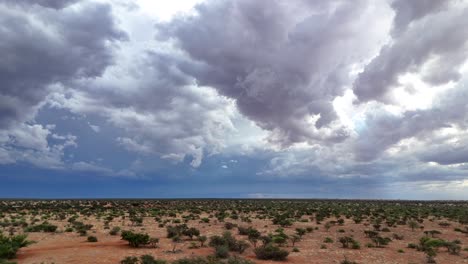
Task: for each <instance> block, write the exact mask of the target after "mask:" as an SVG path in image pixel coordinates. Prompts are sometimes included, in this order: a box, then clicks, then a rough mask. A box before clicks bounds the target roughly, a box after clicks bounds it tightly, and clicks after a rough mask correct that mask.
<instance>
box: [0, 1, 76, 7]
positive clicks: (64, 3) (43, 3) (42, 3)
mask: <svg viewBox="0 0 468 264" xmlns="http://www.w3.org/2000/svg"><path fill="white" fill-rule="evenodd" d="M78 1H80V0H1V1H0V3H1V2H3V3H8V4H12V5H23V7H27V6H33V5H40V6H43V7H49V8H54V9H61V8H64V7H66V6H68V5H70V4H73V3H76V2H78Z"/></svg>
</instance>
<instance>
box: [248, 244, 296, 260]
mask: <svg viewBox="0 0 468 264" xmlns="http://www.w3.org/2000/svg"><path fill="white" fill-rule="evenodd" d="M254 253H255V255H256V256H257V258H258V259H263V260H269V259H271V260H285V259H286V258H287V257H288V255H289V252H288V251H286V250H283V249H281V248H279V247H277V246H274V245H272V244H269V245H266V246H264V247H259V248H256V249H255V250H254Z"/></svg>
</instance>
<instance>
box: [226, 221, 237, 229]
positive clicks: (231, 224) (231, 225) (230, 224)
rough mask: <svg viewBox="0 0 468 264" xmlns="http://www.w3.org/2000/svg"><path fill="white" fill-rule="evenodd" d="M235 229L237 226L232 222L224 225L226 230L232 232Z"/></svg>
mask: <svg viewBox="0 0 468 264" xmlns="http://www.w3.org/2000/svg"><path fill="white" fill-rule="evenodd" d="M234 227H236V224H233V223H231V222H226V223H224V228H226V229H227V230H231V229H233V228H234Z"/></svg>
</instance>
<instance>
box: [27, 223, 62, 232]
mask: <svg viewBox="0 0 468 264" xmlns="http://www.w3.org/2000/svg"><path fill="white" fill-rule="evenodd" d="M56 230H57V226H56V225H52V224H49V223H48V222H44V223H42V224H39V225H32V226H28V227H27V228H25V230H24V231H25V232H31V233H32V232H46V233H53V232H55V231H56Z"/></svg>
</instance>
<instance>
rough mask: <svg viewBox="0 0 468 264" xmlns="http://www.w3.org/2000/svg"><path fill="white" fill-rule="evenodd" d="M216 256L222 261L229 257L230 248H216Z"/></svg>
mask: <svg viewBox="0 0 468 264" xmlns="http://www.w3.org/2000/svg"><path fill="white" fill-rule="evenodd" d="M215 256H216V257H217V258H222V259H224V258H227V257H229V248H228V247H227V246H217V247H215Z"/></svg>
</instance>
